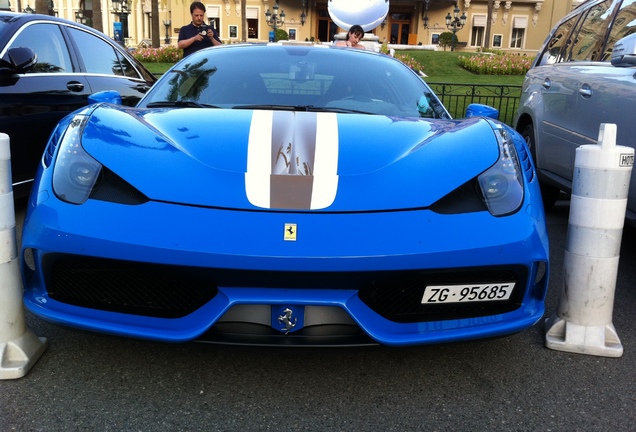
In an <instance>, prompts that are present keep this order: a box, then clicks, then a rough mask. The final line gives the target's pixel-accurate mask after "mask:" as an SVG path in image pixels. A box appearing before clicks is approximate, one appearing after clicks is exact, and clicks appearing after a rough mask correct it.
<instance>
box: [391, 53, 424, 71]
mask: <svg viewBox="0 0 636 432" xmlns="http://www.w3.org/2000/svg"><path fill="white" fill-rule="evenodd" d="M395 58H396V59H398V60H400V61H401V62H402V63H404V64H405V65H407V66H408V67H410V68H411V69H414V70H416V71H421V70H423V69H424V66H422V63H420V62H418V61H417V60H415V59H414V58H413V57H411V56H410V55H406V54H395Z"/></svg>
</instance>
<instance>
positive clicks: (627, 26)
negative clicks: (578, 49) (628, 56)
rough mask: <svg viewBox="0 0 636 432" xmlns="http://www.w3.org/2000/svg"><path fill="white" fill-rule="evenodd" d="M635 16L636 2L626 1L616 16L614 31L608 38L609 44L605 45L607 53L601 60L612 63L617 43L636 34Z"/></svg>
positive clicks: (635, 0) (634, 0) (633, 0)
mask: <svg viewBox="0 0 636 432" xmlns="http://www.w3.org/2000/svg"><path fill="white" fill-rule="evenodd" d="M635 15H636V0H624V1H623V4H622V5H621V8H620V10H619V11H618V14H616V19H615V20H614V24H613V25H612V30H611V31H610V34H609V36H608V37H607V44H606V45H605V46H606V47H607V48H606V49H605V53H604V54H603V57H602V59H601V60H603V61H610V60H611V57H612V49H613V48H614V44H615V43H616V41H618V40H619V39H622V38H624V37H625V36H629V35H630V34H632V33H634V32H636V19H635V18H634V17H635Z"/></svg>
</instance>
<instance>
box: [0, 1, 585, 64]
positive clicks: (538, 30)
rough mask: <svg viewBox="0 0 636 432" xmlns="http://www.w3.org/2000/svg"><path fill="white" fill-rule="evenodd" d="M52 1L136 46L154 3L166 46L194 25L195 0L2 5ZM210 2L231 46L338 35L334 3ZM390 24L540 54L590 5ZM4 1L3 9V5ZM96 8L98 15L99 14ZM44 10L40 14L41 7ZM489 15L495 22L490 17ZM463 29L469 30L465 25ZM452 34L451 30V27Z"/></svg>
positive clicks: (514, 6)
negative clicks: (576, 11)
mask: <svg viewBox="0 0 636 432" xmlns="http://www.w3.org/2000/svg"><path fill="white" fill-rule="evenodd" d="M36 1H37V2H40V1H45V2H47V5H48V13H50V14H52V15H57V16H60V17H63V18H67V19H70V20H75V21H78V22H83V23H85V24H87V25H90V26H92V27H95V28H97V29H100V28H99V26H98V25H96V20H98V21H100V22H101V30H102V31H103V32H104V33H106V34H108V35H110V36H112V37H113V38H119V37H121V38H122V40H123V42H124V43H125V44H126V45H127V46H129V47H131V48H134V47H138V46H140V45H146V46H150V45H152V21H151V20H152V3H151V2H152V1H159V5H158V6H159V7H158V12H159V13H158V15H159V17H158V18H159V26H158V28H159V29H160V33H161V34H160V35H159V40H160V44H161V45H176V43H177V36H178V33H179V28H180V27H181V26H182V25H185V24H188V23H189V22H190V21H191V20H190V12H189V5H190V2H189V1H188V0H185V1H184V0H0V6H3V7H1V8H3V9H10V10H14V11H24V10H34V7H35V4H30V3H29V2H36ZM243 1H244V0H207V1H206V0H204V1H202V3H204V5H205V6H206V9H207V10H206V13H207V19H208V21H209V22H210V23H211V24H213V25H214V26H215V27H216V28H217V30H218V32H219V35H220V37H221V39H222V40H223V42H224V43H238V42H242V41H244V40H246V41H248V42H263V41H267V40H270V39H271V38H272V36H273V33H272V32H273V31H274V30H275V29H282V30H284V31H285V32H286V33H287V35H288V37H289V39H290V40H297V41H315V42H318V41H320V42H324V43H329V42H331V41H333V39H334V37H335V36H336V34H338V33H341V32H343V31H346V30H347V29H339V28H338V27H337V26H336V24H335V23H334V22H333V21H332V20H331V18H330V16H329V9H328V2H329V1H330V0H279V1H275V0H246V3H245V5H243V4H242V3H243ZM387 1H389V13H388V14H387V16H386V19H385V20H384V21H383V22H382V23H381V25H379V26H378V27H376V28H375V29H372V30H370V31H369V32H370V33H373V34H374V35H376V36H377V37H378V40H379V41H380V42H383V41H386V42H387V43H389V44H394V45H395V46H396V48H407V47H405V46H413V47H416V46H422V47H423V48H427V49H431V48H437V46H438V45H439V36H440V35H441V34H442V33H444V32H448V31H449V26H448V25H447V21H448V20H449V18H450V19H451V21H454V19H453V18H454V17H455V16H456V17H457V18H458V22H459V24H460V25H458V26H457V27H456V28H455V30H456V32H455V35H456V40H457V42H458V43H457V48H456V49H458V50H462V51H477V50H480V49H483V48H494V49H501V50H505V51H512V52H518V53H524V54H525V53H535V52H536V51H537V50H538V49H539V48H540V46H541V43H542V42H543V40H544V39H545V37H546V36H547V34H548V32H549V31H550V29H551V28H552V27H553V26H554V24H555V23H556V22H557V21H558V20H559V19H561V18H562V17H563V16H565V15H566V14H567V13H568V12H570V11H571V10H572V9H573V8H575V7H577V6H578V5H579V4H581V3H582V2H583V0H510V1H505V0H460V1H458V2H455V1H453V0H387ZM3 3H4V4H3ZM96 9H99V11H97V10H96ZM38 11H39V12H41V9H39V8H38ZM489 16H490V20H489V19H488V17H489ZM462 24H463V25H462ZM450 30H452V25H451V26H450Z"/></svg>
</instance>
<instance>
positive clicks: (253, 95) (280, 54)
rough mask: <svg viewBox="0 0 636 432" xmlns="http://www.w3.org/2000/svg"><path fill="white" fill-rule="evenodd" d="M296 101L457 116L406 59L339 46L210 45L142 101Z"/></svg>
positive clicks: (268, 104) (272, 105)
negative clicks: (407, 65)
mask: <svg viewBox="0 0 636 432" xmlns="http://www.w3.org/2000/svg"><path fill="white" fill-rule="evenodd" d="M171 103H172V105H173V106H200V107H209V108H227V109H292V110H307V111H333V112H341V113H342V112H344V113H346V112H352V113H368V114H381V115H387V116H400V117H430V118H450V117H449V116H448V113H447V112H446V110H445V109H444V108H443V107H442V105H441V103H440V102H439V100H438V99H437V98H436V97H435V96H434V94H433V93H432V92H431V91H430V89H429V88H428V86H426V84H425V83H424V82H423V81H422V80H421V78H419V77H418V76H417V75H416V74H414V73H413V72H412V71H411V70H410V69H409V68H408V67H406V66H405V65H404V64H402V63H401V62H399V61H397V60H395V59H393V58H390V57H387V56H383V55H379V54H378V55H375V54H370V53H364V52H353V51H352V50H345V49H338V48H319V47H300V46H281V45H277V46H272V45H270V46H264V45H255V46H240V47H238V46H237V47H223V48H215V49H209V50H203V51H200V52H197V53H195V54H192V55H190V56H189V57H186V58H185V59H184V60H182V61H181V62H180V63H178V64H177V65H176V66H175V67H174V68H172V69H171V70H170V71H168V72H167V73H166V76H164V77H162V78H161V80H159V82H157V83H156V84H155V86H154V87H153V88H152V89H151V91H150V92H149V93H148V94H147V95H146V97H145V98H144V99H143V100H142V101H141V102H140V104H139V106H140V107H160V106H163V107H165V106H170V105H171Z"/></svg>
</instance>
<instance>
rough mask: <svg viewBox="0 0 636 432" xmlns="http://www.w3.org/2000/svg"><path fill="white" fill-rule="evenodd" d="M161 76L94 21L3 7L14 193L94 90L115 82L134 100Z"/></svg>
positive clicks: (0, 100) (2, 74)
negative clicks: (92, 25)
mask: <svg viewBox="0 0 636 432" xmlns="http://www.w3.org/2000/svg"><path fill="white" fill-rule="evenodd" d="M34 55H35V59H34V58H33V56H34ZM155 81H156V78H155V77H154V76H153V75H152V74H151V73H150V72H149V71H148V70H147V69H146V68H144V66H143V65H142V64H141V63H139V62H138V61H137V60H135V58H134V57H133V56H132V55H131V54H130V53H129V52H128V51H127V50H126V49H125V48H124V47H122V46H121V45H119V44H118V43H116V42H115V41H114V40H112V39H111V38H109V37H108V36H106V35H104V34H103V33H101V32H98V31H96V30H94V29H92V28H90V27H87V26H84V25H82V24H78V23H75V22H72V21H68V20H64V19H61V18H57V17H53V16H48V15H32V14H20V13H11V12H0V133H6V134H8V135H9V139H10V141H11V170H12V179H13V189H14V193H15V195H16V196H19V195H23V194H24V193H25V192H26V191H28V190H29V189H30V186H31V182H32V179H33V177H34V174H35V171H36V170H37V166H38V162H39V160H40V158H41V156H42V152H43V150H44V146H45V144H46V141H47V139H48V137H49V135H50V134H51V131H52V130H53V128H54V127H55V125H56V124H57V123H58V121H59V120H60V119H61V118H62V117H64V116H65V115H66V114H68V113H70V112H71V111H74V110H75V109H77V108H80V107H82V106H84V105H87V104H88V96H89V95H91V94H92V93H95V92H98V91H102V90H116V91H118V92H119V93H120V94H121V96H122V101H123V103H124V104H125V105H131V106H132V105H135V104H136V103H137V102H138V101H139V99H140V98H141V97H142V96H143V95H144V94H145V93H146V91H147V90H148V89H149V88H150V87H151V86H152V85H153V84H154V82H155Z"/></svg>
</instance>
